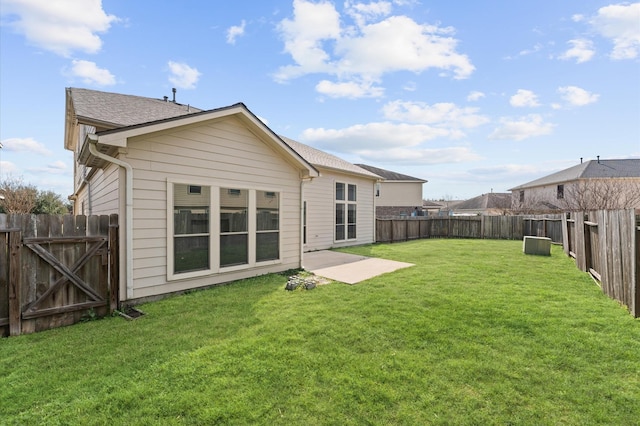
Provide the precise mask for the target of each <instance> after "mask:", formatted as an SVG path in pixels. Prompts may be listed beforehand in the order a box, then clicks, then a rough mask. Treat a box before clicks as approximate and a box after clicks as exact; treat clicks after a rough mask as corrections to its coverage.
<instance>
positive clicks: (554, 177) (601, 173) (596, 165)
mask: <svg viewBox="0 0 640 426" xmlns="http://www.w3.org/2000/svg"><path fill="white" fill-rule="evenodd" d="M631 177H640V158H635V159H634V158H630V159H622V160H590V161H586V162H584V163H581V164H578V165H576V166H573V167H569V168H568V169H564V170H561V171H559V172H556V173H552V174H550V175H547V176H544V177H541V178H540V179H536V180H533V181H531V182H527V183H525V184H522V185H519V186H516V187H515V188H511V189H510V191H514V190H518V189H525V188H532V187H536V186H544V185H552V184H556V183H563V182H571V181H574V180H578V179H597V178H631Z"/></svg>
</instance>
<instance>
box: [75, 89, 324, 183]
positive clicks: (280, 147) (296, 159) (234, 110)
mask: <svg viewBox="0 0 640 426" xmlns="http://www.w3.org/2000/svg"><path fill="white" fill-rule="evenodd" d="M92 92H95V91H92V90H86V89H67V123H66V127H67V128H69V126H70V124H69V122H68V121H69V120H70V119H71V117H70V115H71V114H70V112H69V109H70V108H71V109H73V110H75V109H76V104H75V102H74V101H75V99H76V97H77V96H78V97H79V98H81V99H82V102H80V112H82V113H83V114H89V115H90V116H82V119H83V120H86V121H85V123H86V124H90V123H91V122H92V121H93V122H97V121H100V122H103V123H106V124H107V130H103V131H100V132H97V133H96V135H95V136H92V138H94V140H96V141H97V143H98V144H100V145H101V146H102V147H103V148H102V149H100V150H101V151H102V152H103V153H104V152H106V151H108V150H109V148H107V147H126V144H127V140H128V139H129V138H131V137H135V136H139V135H145V134H148V133H152V132H157V131H163V130H167V129H172V128H175V127H178V126H183V125H189V124H195V123H200V122H204V121H207V120H213V119H219V118H223V117H228V116H235V117H237V118H239V119H240V120H241V121H242V122H243V123H244V124H245V125H246V126H247V128H248V129H249V130H250V131H251V132H252V133H253V134H255V135H256V136H257V137H258V138H259V139H261V140H262V141H263V142H265V143H267V144H268V145H269V146H271V147H272V148H273V149H275V150H276V152H279V153H280V155H283V156H284V157H285V158H288V159H289V161H291V162H292V163H293V164H295V165H296V166H297V167H298V168H300V169H301V171H302V174H301V175H302V176H303V177H317V176H319V175H320V173H319V172H318V171H317V170H316V168H315V167H313V165H311V164H310V163H309V162H308V161H307V160H306V159H305V158H304V157H303V156H302V155H300V154H299V153H298V152H296V151H295V150H294V149H292V148H291V147H290V146H289V145H288V144H286V143H285V142H284V141H283V140H282V139H281V138H280V137H279V136H278V135H276V134H275V133H274V132H273V131H272V130H271V129H270V128H269V127H268V126H267V125H266V124H264V123H263V122H262V121H261V120H260V119H259V118H258V117H257V116H255V115H254V114H253V113H252V112H251V111H249V109H248V108H247V107H246V106H245V105H244V104H242V103H238V104H234V105H230V106H227V107H222V108H217V109H213V110H208V111H203V110H200V109H197V108H194V109H192V110H191V111H190V112H186V113H185V110H184V109H183V107H184V105H179V104H174V103H173V102H166V101H164V100H162V101H160V100H156V99H149V98H141V97H138V96H130V95H119V94H112V93H107V92H96V93H92ZM92 100H93V101H94V102H100V103H101V105H99V106H92V105H91V102H92ZM129 101H130V102H131V104H130V105H129V104H127V102H129ZM70 102H71V103H70ZM109 102H114V103H113V104H109ZM158 102H159V103H160V104H173V105H174V106H173V107H168V108H165V107H164V106H159V104H158ZM145 105H150V106H151V107H152V109H153V112H152V113H140V112H138V113H134V117H132V118H129V119H128V122H129V123H132V124H128V125H122V124H116V123H115V122H116V121H124V120H122V119H121V116H119V115H116V116H115V118H109V116H108V114H107V112H108V111H114V110H116V109H118V108H119V107H120V106H122V108H123V110H125V111H136V110H138V109H139V108H144V106H145ZM154 108H155V109H154ZM152 116H155V117H156V119H155V120H153V121H141V120H147V119H149V118H150V117H152ZM75 117H78V112H77V110H75ZM119 117H120V118H119ZM78 120H80V118H78ZM103 120H104V121H103ZM69 134H70V132H67V135H65V138H67V137H68V136H69ZM95 138H97V139H95ZM67 141H68V140H65V147H67V148H68V149H69V147H70V145H67ZM88 145H89V144H87V143H85V144H83V146H82V150H81V152H80V154H79V156H78V161H79V162H81V163H82V164H86V165H94V163H93V162H94V161H95V158H94V156H93V154H91V153H90V151H89V146H88Z"/></svg>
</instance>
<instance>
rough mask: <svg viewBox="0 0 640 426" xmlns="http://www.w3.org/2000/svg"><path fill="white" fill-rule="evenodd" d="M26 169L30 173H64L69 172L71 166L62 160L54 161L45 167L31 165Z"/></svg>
mask: <svg viewBox="0 0 640 426" xmlns="http://www.w3.org/2000/svg"><path fill="white" fill-rule="evenodd" d="M27 170H28V171H29V172H32V173H45V174H47V175H66V174H69V173H70V172H71V168H70V167H68V166H67V165H66V164H65V163H64V162H63V161H55V162H53V163H51V164H47V165H46V166H45V167H33V168H28V169H27Z"/></svg>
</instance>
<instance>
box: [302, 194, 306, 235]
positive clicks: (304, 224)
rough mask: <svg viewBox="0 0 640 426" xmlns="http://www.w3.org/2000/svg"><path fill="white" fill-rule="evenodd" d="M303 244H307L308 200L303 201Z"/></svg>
mask: <svg viewBox="0 0 640 426" xmlns="http://www.w3.org/2000/svg"><path fill="white" fill-rule="evenodd" d="M302 244H307V202H306V201H304V202H303V203H302Z"/></svg>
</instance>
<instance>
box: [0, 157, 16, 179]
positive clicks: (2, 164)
mask: <svg viewBox="0 0 640 426" xmlns="http://www.w3.org/2000/svg"><path fill="white" fill-rule="evenodd" d="M19 171H20V169H19V168H18V166H16V165H15V163H12V162H10V161H0V179H4V178H5V177H7V176H9V175H13V174H16V173H18V172H19Z"/></svg>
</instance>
